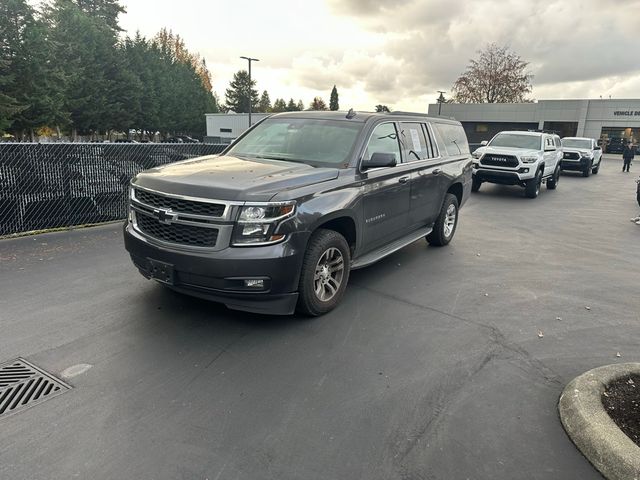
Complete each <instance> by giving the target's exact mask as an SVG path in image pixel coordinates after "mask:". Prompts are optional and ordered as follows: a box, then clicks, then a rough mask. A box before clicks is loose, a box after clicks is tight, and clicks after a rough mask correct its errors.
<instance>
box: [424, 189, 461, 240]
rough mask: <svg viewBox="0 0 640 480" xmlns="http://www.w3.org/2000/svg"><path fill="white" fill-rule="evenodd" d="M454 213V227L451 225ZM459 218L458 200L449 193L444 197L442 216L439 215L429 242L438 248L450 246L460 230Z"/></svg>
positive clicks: (428, 238) (428, 236)
mask: <svg viewBox="0 0 640 480" xmlns="http://www.w3.org/2000/svg"><path fill="white" fill-rule="evenodd" d="M451 207H453V208H451ZM452 213H453V215H455V216H454V217H453V225H451V220H452V219H451V214H452ZM458 217H459V205H458V198H457V197H456V196H455V195H453V194H451V193H447V194H446V195H445V197H444V202H443V204H442V208H441V209H440V214H439V215H438V218H437V220H436V223H435V224H434V225H433V230H432V231H431V233H430V234H429V235H427V237H426V238H427V242H429V244H430V245H434V246H436V247H444V246H445V245H448V244H449V242H450V241H451V239H452V238H453V236H454V235H455V233H456V229H457V228H458Z"/></svg>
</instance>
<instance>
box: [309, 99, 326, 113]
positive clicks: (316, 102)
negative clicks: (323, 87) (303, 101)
mask: <svg viewBox="0 0 640 480" xmlns="http://www.w3.org/2000/svg"><path fill="white" fill-rule="evenodd" d="M309 110H327V104H326V103H324V100H323V99H322V98H320V97H314V99H313V101H312V102H311V105H309Z"/></svg>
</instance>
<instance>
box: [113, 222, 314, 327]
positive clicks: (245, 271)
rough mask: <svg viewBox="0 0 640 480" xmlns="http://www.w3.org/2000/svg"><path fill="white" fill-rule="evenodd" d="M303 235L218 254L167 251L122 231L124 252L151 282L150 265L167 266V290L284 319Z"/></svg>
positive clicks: (294, 295) (290, 307)
mask: <svg viewBox="0 0 640 480" xmlns="http://www.w3.org/2000/svg"><path fill="white" fill-rule="evenodd" d="M307 240H308V235H307V234H306V232H299V233H294V234H292V235H291V236H290V237H289V238H288V239H287V240H286V241H284V242H282V243H279V244H276V245H266V246H255V247H235V248H234V247H229V248H225V249H223V250H219V251H198V252H196V251H192V250H179V249H172V248H171V249H170V248H167V247H165V246H160V245H157V244H155V243H154V242H153V241H152V240H150V239H148V238H146V237H145V236H143V235H141V234H140V233H139V232H137V231H136V230H135V229H134V228H133V226H132V224H131V223H127V224H126V225H125V227H124V243H125V248H126V249H127V251H128V252H129V254H130V255H131V259H132V261H133V263H134V265H135V266H136V267H137V268H138V270H139V271H140V273H141V274H142V275H144V276H145V277H146V278H152V276H153V275H152V265H151V262H152V261H154V260H155V261H157V262H163V263H165V264H168V265H171V266H172V267H173V275H172V280H171V281H170V282H169V284H168V285H167V286H168V287H169V288H172V289H173V290H176V291H179V292H182V293H186V294H189V295H192V296H195V297H200V298H205V299H207V300H212V301H215V302H220V303H224V304H225V305H226V306H227V307H228V308H231V309H234V310H243V311H248V312H255V313H264V314H270V315H290V314H292V313H293V312H294V311H295V307H296V303H297V300H298V292H297V289H298V281H299V277H300V270H301V268H302V257H303V255H304V251H305V248H306V242H307ZM245 279H262V280H263V281H264V282H263V284H264V288H261V289H259V290H256V289H255V288H253V287H245V286H244V280H245Z"/></svg>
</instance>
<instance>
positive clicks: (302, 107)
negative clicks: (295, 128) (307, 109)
mask: <svg viewBox="0 0 640 480" xmlns="http://www.w3.org/2000/svg"><path fill="white" fill-rule="evenodd" d="M296 107H297V110H298V111H299V112H302V111H303V110H304V103H303V102H302V100H298V104H297V105H296Z"/></svg>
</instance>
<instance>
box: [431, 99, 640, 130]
mask: <svg viewBox="0 0 640 480" xmlns="http://www.w3.org/2000/svg"><path fill="white" fill-rule="evenodd" d="M438 108H439V105H438V104H431V105H429V114H430V115H436V116H437V115H438ZM440 108H441V111H442V113H441V115H442V116H443V117H447V118H454V119H456V120H459V121H460V122H463V123H464V122H480V123H481V122H487V123H490V122H519V123H538V125H539V128H541V129H542V128H543V126H544V122H577V123H578V128H577V135H580V136H582V135H584V136H586V137H592V138H600V135H601V133H602V128H603V127H619V128H620V129H621V130H622V129H625V128H633V129H638V128H640V99H615V100H610V99H601V100H600V99H596V100H540V101H538V102H536V103H515V104H504V103H492V104H490V103H483V104H459V103H444V104H442V106H441V107H440ZM616 112H618V113H617V114H616ZM620 112H628V114H620Z"/></svg>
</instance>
